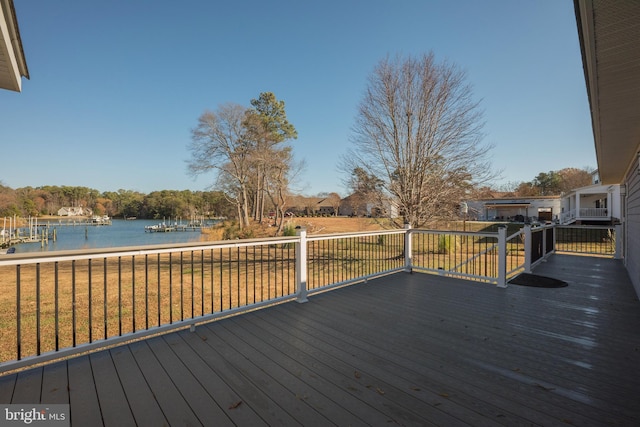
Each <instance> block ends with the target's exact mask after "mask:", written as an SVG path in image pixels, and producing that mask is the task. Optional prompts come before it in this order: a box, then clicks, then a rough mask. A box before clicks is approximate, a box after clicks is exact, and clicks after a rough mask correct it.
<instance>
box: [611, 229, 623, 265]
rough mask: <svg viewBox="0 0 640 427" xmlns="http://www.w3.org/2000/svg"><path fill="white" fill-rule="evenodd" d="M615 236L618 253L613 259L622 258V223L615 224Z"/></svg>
mask: <svg viewBox="0 0 640 427" xmlns="http://www.w3.org/2000/svg"><path fill="white" fill-rule="evenodd" d="M614 230H615V231H614V233H615V235H614V238H615V239H616V253H615V254H614V255H613V259H622V257H623V254H622V240H623V238H622V224H616V225H615V226H614Z"/></svg>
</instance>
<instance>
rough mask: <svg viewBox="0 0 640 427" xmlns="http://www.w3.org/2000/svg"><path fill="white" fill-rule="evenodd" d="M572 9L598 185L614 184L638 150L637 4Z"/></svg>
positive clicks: (580, 0) (583, 3) (584, 0)
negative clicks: (598, 172)
mask: <svg viewBox="0 0 640 427" xmlns="http://www.w3.org/2000/svg"><path fill="white" fill-rule="evenodd" d="M574 5H575V12H576V21H577V26H578V36H579V39H580V49H581V52H582V63H583V67H584V75H585V80H586V85H587V93H588V96H589V104H590V107H591V120H592V125H593V137H594V142H595V149H596V157H597V161H598V169H599V171H600V179H601V181H602V182H603V183H604V184H617V183H620V182H622V181H623V179H624V177H625V175H626V173H627V171H628V170H629V168H631V167H633V165H634V164H635V160H636V157H637V153H638V151H639V150H640V48H638V46H640V2H638V1H619V0H597V1H594V0H574Z"/></svg>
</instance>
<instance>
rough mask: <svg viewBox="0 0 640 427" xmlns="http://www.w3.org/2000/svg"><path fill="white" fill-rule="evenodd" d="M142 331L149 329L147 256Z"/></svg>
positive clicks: (145, 257) (145, 256) (147, 259)
mask: <svg viewBox="0 0 640 427" xmlns="http://www.w3.org/2000/svg"><path fill="white" fill-rule="evenodd" d="M144 329H145V330H147V329H149V255H148V254H145V255H144Z"/></svg>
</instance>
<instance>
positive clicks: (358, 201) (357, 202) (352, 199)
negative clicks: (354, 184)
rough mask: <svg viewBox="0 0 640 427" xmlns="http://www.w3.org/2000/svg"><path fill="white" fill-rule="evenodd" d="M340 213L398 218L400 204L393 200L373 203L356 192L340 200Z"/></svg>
mask: <svg viewBox="0 0 640 427" xmlns="http://www.w3.org/2000/svg"><path fill="white" fill-rule="evenodd" d="M340 215H343V216H368V217H389V218H396V217H397V216H398V206H397V204H396V203H394V202H393V201H392V200H385V201H383V202H382V203H373V202H371V201H367V200H366V199H365V198H363V197H362V196H360V195H358V194H356V193H354V194H351V195H349V196H347V197H345V198H344V199H342V201H341V202H340Z"/></svg>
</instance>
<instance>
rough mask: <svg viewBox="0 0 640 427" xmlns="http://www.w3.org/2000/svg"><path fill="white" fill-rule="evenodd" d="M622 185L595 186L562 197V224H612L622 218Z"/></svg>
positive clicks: (573, 191) (582, 188)
mask: <svg viewBox="0 0 640 427" xmlns="http://www.w3.org/2000/svg"><path fill="white" fill-rule="evenodd" d="M621 206H622V194H621V192H620V185H618V184H611V185H602V184H593V185H589V186H587V187H581V188H577V189H575V190H572V191H570V192H569V193H568V194H566V195H564V196H562V214H561V215H560V224H565V225H567V224H578V225H580V224H594V225H597V224H612V223H617V222H620V220H621V218H622V211H621Z"/></svg>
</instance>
